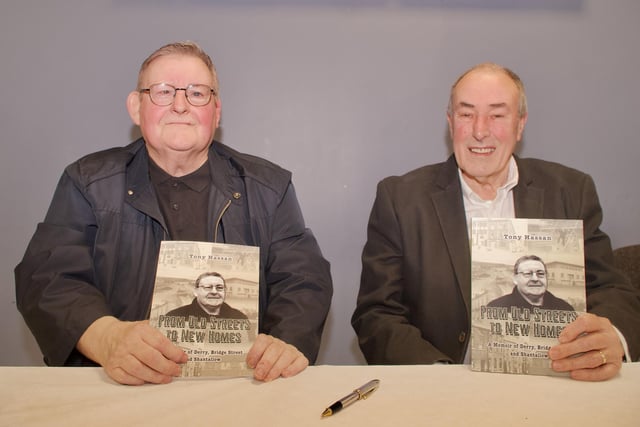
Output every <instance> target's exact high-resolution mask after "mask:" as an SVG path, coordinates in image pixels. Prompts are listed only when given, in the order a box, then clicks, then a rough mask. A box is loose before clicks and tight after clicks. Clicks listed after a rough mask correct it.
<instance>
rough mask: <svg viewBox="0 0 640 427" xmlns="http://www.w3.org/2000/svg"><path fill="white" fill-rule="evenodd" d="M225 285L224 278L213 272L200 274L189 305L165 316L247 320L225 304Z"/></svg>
mask: <svg viewBox="0 0 640 427" xmlns="http://www.w3.org/2000/svg"><path fill="white" fill-rule="evenodd" d="M226 294H227V285H226V283H225V281H224V278H223V277H222V276H221V275H220V274H219V273H215V272H210V273H202V274H201V275H200V276H198V278H197V279H196V285H195V288H194V289H193V295H194V296H195V298H194V299H193V301H192V302H191V304H188V305H183V306H182V307H178V308H174V309H173V310H171V311H169V312H167V314H166V315H167V316H184V317H189V316H195V317H210V316H214V317H220V318H223V319H247V315H246V314H244V313H243V312H241V311H240V310H236V309H235V308H233V307H231V306H230V305H229V304H227V303H226V302H225V298H226Z"/></svg>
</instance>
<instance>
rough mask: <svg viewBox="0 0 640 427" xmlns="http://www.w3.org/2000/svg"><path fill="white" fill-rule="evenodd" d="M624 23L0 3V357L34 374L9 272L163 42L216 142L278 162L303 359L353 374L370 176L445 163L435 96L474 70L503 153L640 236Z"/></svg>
mask: <svg viewBox="0 0 640 427" xmlns="http://www.w3.org/2000/svg"><path fill="white" fill-rule="evenodd" d="M639 18H640V2H637V1H636V0H609V1H597V0H546V1H543V0H520V1H518V0H510V1H509V0H501V1H500V0H487V1H479V0H478V1H473V0H466V1H463V0H458V1H454V0H451V1H445V0H442V1H436V0H423V1H420V0H413V1H411V0H404V1H403V0H395V1H393V0H388V1H384V0H369V1H367V0H350V1H347V0H345V1H338V0H331V1H327V0H306V1H303V0H298V1H295V0H288V1H286V0H262V1H260V0H253V1H252V0H209V1H207V0H190V1H171V0H164V1H151V0H94V1H90V2H87V1H84V0H66V1H57V2H56V1H50V2H49V1H47V2H45V1H35V0H14V1H12V0H9V1H4V2H3V4H2V9H1V12H0V58H1V64H2V65H1V66H0V67H1V72H0V75H1V77H2V79H1V80H0V81H1V82H2V90H1V95H0V97H1V101H0V105H1V108H2V110H1V114H0V131H1V132H2V133H1V135H2V136H1V139H2V143H1V144H0V166H1V167H0V186H1V191H0V194H1V195H2V198H3V201H2V203H0V218H1V224H2V231H3V233H2V235H3V236H2V239H0V245H1V254H2V256H1V257H0V272H1V274H2V276H0V277H1V278H2V279H1V281H0V304H1V306H0V319H1V322H0V325H2V326H1V327H0V342H1V343H2V345H1V346H0V348H1V350H0V365H37V364H41V356H40V352H39V350H38V348H37V346H36V345H35V341H34V340H33V338H32V336H31V334H30V332H29V330H28V329H27V328H26V326H25V325H24V323H23V321H22V318H21V316H20V315H19V313H18V312H17V310H16V307H15V293H14V283H13V268H14V266H15V265H16V264H17V263H18V262H19V260H20V258H21V257H22V254H23V252H24V249H25V248H26V245H27V242H28V240H29V238H30V237H31V234H32V233H33V231H34V229H35V226H36V223H37V222H39V221H41V220H42V218H43V217H44V214H45V211H46V208H47V206H48V204H49V201H50V199H51V195H52V193H53V189H54V186H55V184H56V181H57V180H58V177H59V176H60V173H61V172H62V170H63V168H64V167H65V166H66V165H67V164H68V163H70V162H71V161H73V160H75V159H76V158H78V157H80V156H81V155H84V154H86V153H89V152H92V151H96V150H99V149H103V148H107V147H111V146H115V145H124V144H126V143H128V142H129V141H130V140H131V139H132V138H133V137H135V136H136V135H137V131H136V129H135V128H134V127H133V126H132V125H131V123H130V121H129V118H128V116H127V113H126V111H125V106H124V102H125V97H126V95H127V93H128V92H129V91H130V90H131V89H133V88H134V85H135V79H136V73H137V70H138V67H139V64H140V62H141V61H142V60H143V59H144V57H146V56H147V55H148V54H149V53H150V52H151V51H153V50H154V49H155V48H157V47H159V46H161V45H162V44H164V43H167V42H170V41H175V40H184V39H190V40H195V41H197V42H199V43H200V44H202V45H203V47H204V48H205V49H206V50H207V51H208V52H209V53H210V54H211V55H212V57H213V59H214V61H215V62H216V64H217V67H218V72H219V75H220V81H221V87H222V105H223V119H222V129H221V132H220V137H221V138H222V140H223V141H224V142H225V143H227V144H229V145H231V146H233V147H235V148H237V149H239V150H241V151H246V152H250V153H252V154H256V155H259V156H263V157H266V158H267V159H270V160H272V161H274V162H276V163H279V164H281V165H282V166H284V167H286V168H288V169H290V170H292V171H293V173H294V183H295V185H296V188H297V192H298V196H299V199H300V202H301V204H302V208H303V211H304V214H305V218H306V221H307V223H308V225H309V226H310V227H311V228H312V229H313V230H314V232H315V234H316V236H317V238H318V240H319V242H320V245H321V247H322V248H323V251H324V253H325V255H326V257H327V258H328V259H329V260H330V261H331V264H332V272H333V277H334V283H335V296H334V298H333V305H332V308H331V312H330V315H329V319H328V323H327V327H326V330H325V339H324V343H323V348H322V349H321V355H320V358H319V360H318V362H319V363H323V364H357V363H363V359H362V356H361V354H360V353H359V350H358V349H357V346H356V343H355V336H354V333H353V331H352V329H351V326H350V324H349V318H350V316H351V312H352V311H353V308H354V304H355V297H356V293H357V288H358V279H359V274H360V260H359V257H360V251H361V249H362V245H363V244H364V240H365V231H366V222H367V217H368V214H369V210H370V208H371V204H372V202H373V197H374V192H375V185H376V183H377V182H378V181H379V180H380V179H381V178H383V177H385V176H388V175H392V174H401V173H404V172H406V171H408V170H410V169H413V168H415V167H418V166H420V165H423V164H427V163H434V162H438V161H441V160H443V159H444V158H445V157H446V156H447V155H448V153H449V152H450V149H449V147H448V143H447V138H446V121H445V107H446V104H447V97H448V91H449V87H450V85H451V83H452V82H453V80H454V79H455V77H456V76H457V75H458V74H460V73H461V72H462V71H464V70H465V69H467V68H468V67H470V66H471V65H473V64H475V63H478V62H482V61H487V60H491V61H495V62H499V63H503V64H505V65H507V66H509V67H511V68H513V69H514V70H516V71H517V72H518V73H519V74H520V75H521V77H522V78H523V80H524V82H525V85H526V86H527V90H528V95H529V105H530V114H529V122H528V126H527V129H526V131H525V139H524V141H523V143H522V146H521V151H520V154H521V155H522V156H526V157H540V158H544V159H549V160H555V161H559V162H562V163H565V164H567V165H570V166H573V167H576V168H578V169H582V170H584V171H587V172H589V173H590V174H592V176H593V177H594V179H595V181H596V184H597V186H598V191H599V194H600V198H601V202H602V205H603V207H604V211H605V217H604V224H603V228H604V230H605V231H606V232H608V233H609V234H610V236H611V237H612V240H613V244H614V246H616V247H617V246H624V245H627V244H631V243H638V242H640V230H639V229H638V212H639V211H640V209H639V207H640V192H639V191H638V188H637V186H636V184H637V173H638V169H637V168H638V160H640V144H639V143H638V138H637V129H638V114H637V113H638V105H637V104H638V100H639V99H640V85H639V83H638V76H640V56H639V55H638V47H637V45H638V42H639V41H640V26H639V25H638V22H639Z"/></svg>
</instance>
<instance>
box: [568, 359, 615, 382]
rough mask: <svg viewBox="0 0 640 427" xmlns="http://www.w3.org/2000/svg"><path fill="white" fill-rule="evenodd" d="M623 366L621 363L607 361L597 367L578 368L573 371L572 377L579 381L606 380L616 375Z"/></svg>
mask: <svg viewBox="0 0 640 427" xmlns="http://www.w3.org/2000/svg"><path fill="white" fill-rule="evenodd" d="M621 367H622V366H621V365H620V364H618V365H616V364H615V363H607V364H604V365H601V366H599V367H597V368H595V369H577V370H575V371H571V378H573V379H574V380H578V381H605V380H608V379H610V378H613V377H614V376H616V375H617V374H618V372H620V369H621Z"/></svg>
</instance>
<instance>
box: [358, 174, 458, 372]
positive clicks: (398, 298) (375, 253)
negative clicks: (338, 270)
mask: <svg viewBox="0 0 640 427" xmlns="http://www.w3.org/2000/svg"><path fill="white" fill-rule="evenodd" d="M389 182H390V181H389V179H386V180H383V181H381V182H380V183H379V184H378V187H377V192H376V198H375V201H374V204H373V208H372V210H371V215H370V217H369V224H368V227H367V242H366V244H365V246H364V249H363V252H362V274H361V278H360V290H359V293H358V298H357V303H356V309H355V311H354V313H353V316H352V318H351V324H352V326H353V328H354V330H355V332H356V334H357V336H358V342H359V345H360V349H361V350H362V353H363V354H364V357H365V358H366V360H367V362H368V363H369V364H429V363H435V362H445V363H453V360H451V358H449V357H448V356H446V355H445V354H444V353H442V352H441V351H440V350H438V349H437V348H436V347H435V346H434V345H433V344H432V343H430V342H429V341H427V340H425V339H424V338H423V336H422V333H421V331H420V329H419V328H418V327H416V326H415V325H413V324H412V322H411V321H410V308H409V306H408V304H407V303H406V298H407V293H406V288H405V286H407V285H408V283H407V278H406V277H405V275H404V264H405V253H404V250H405V248H404V247H403V240H402V235H403V233H402V230H401V223H400V221H399V220H398V212H397V210H396V206H394V202H393V192H392V191H391V189H390V187H389V185H388V184H389Z"/></svg>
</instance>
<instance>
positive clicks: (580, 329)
mask: <svg viewBox="0 0 640 427" xmlns="http://www.w3.org/2000/svg"><path fill="white" fill-rule="evenodd" d="M558 340H559V341H560V344H557V345H555V346H553V347H551V349H549V358H550V359H551V360H552V363H551V367H552V368H553V370H554V371H557V372H567V371H569V372H571V378H573V379H576V380H581V381H604V380H608V379H609V378H612V377H613V376H615V375H616V374H617V373H618V371H620V369H621V368H622V358H623V356H624V349H623V347H622V343H621V342H620V338H619V336H618V334H617V332H616V330H615V329H614V328H613V325H611V322H610V321H609V319H607V318H605V317H600V316H596V315H594V314H583V315H580V316H578V318H576V320H574V321H573V322H571V323H570V324H569V325H567V326H566V327H565V328H564V330H563V331H562V333H560V336H559V337H558Z"/></svg>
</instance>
